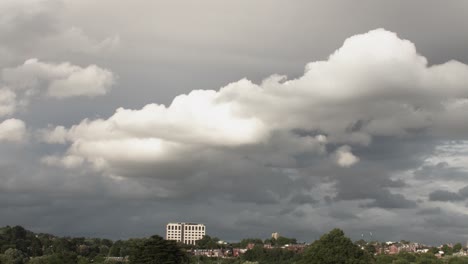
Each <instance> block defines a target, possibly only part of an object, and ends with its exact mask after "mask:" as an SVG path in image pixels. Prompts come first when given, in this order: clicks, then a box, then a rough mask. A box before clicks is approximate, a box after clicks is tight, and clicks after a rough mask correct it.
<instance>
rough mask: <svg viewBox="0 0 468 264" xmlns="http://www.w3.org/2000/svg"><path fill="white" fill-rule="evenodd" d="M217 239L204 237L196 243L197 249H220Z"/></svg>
mask: <svg viewBox="0 0 468 264" xmlns="http://www.w3.org/2000/svg"><path fill="white" fill-rule="evenodd" d="M218 241H219V238H217V237H210V236H204V237H203V238H202V239H200V240H197V241H196V246H197V248H200V249H216V248H221V247H222V245H220V244H218Z"/></svg>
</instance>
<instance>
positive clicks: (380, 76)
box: [46, 29, 468, 177]
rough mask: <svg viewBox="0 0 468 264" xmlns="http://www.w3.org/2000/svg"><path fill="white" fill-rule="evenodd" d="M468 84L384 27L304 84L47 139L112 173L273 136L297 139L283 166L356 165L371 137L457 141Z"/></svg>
mask: <svg viewBox="0 0 468 264" xmlns="http://www.w3.org/2000/svg"><path fill="white" fill-rule="evenodd" d="M467 83H468V66H467V65H465V64H462V63H460V62H457V61H450V62H447V63H444V64H440V65H432V66H428V64H427V60H426V59H425V58H424V57H423V56H422V55H419V54H418V53H417V51H416V48H415V46H414V45H413V44H412V43H411V42H409V41H408V40H403V39H400V38H398V36H397V35H396V34H395V33H392V32H389V31H385V30H382V29H378V30H373V31H370V32H368V33H365V34H361V35H356V36H353V37H351V38H349V39H347V40H346V41H345V42H344V44H343V46H342V47H341V48H340V49H338V50H337V51H335V52H334V53H333V54H332V55H331V56H330V57H329V59H328V60H327V61H318V62H313V63H309V64H308V65H307V67H306V70H305V73H304V75H303V76H301V77H299V78H297V79H292V80H287V79H286V77H285V76H278V75H273V76H271V77H269V78H267V79H265V80H264V81H263V82H262V83H261V84H258V85H257V84H254V83H252V82H251V81H248V80H246V79H243V80H240V81H237V82H234V83H231V84H229V85H227V86H224V87H222V88H221V89H219V91H213V90H197V91H192V92H191V93H189V94H187V95H180V96H177V97H176V98H175V99H174V100H173V102H172V103H171V104H170V105H169V106H167V107H166V106H164V105H158V104H149V105H146V106H145V107H143V108H142V109H140V110H130V109H123V108H120V109H118V110H117V111H116V112H115V114H114V115H112V116H111V117H110V118H108V119H97V120H88V119H86V120H83V121H82V122H81V123H80V124H78V125H75V126H72V127H71V128H69V129H64V128H63V127H57V128H55V129H54V130H53V131H51V132H50V134H49V135H46V137H47V138H48V140H47V141H50V139H51V138H56V139H55V140H56V141H57V142H65V141H67V142H70V147H69V149H68V151H67V154H66V155H71V156H74V157H81V158H82V159H83V160H86V161H87V162H89V163H91V164H92V165H93V166H94V167H95V168H99V169H100V170H104V171H106V172H107V173H109V174H114V171H113V170H118V171H119V167H122V166H133V165H135V164H138V163H147V164H159V163H168V162H169V163H171V162H178V160H187V159H188V160H192V159H194V156H193V155H194V154H195V153H198V152H201V151H222V152H232V153H235V155H246V154H245V152H244V151H245V150H244V149H246V148H251V149H254V152H255V151H257V149H258V148H259V147H260V146H269V145H272V144H276V142H275V140H276V138H275V136H274V135H276V134H281V135H283V136H284V137H286V138H287V140H293V141H294V140H295V141H298V145H297V146H296V147H294V146H293V145H291V144H290V145H289V146H290V147H292V148H293V149H292V150H290V152H288V151H286V150H284V149H278V150H277V153H275V154H277V155H280V156H281V155H282V156H283V158H284V157H287V158H290V159H294V156H295V155H298V154H300V153H303V152H308V151H309V152H310V151H311V152H316V153H318V154H319V155H324V153H323V152H321V151H320V148H321V147H323V145H325V146H326V148H327V149H328V150H333V149H334V148H337V147H338V148H337V149H336V152H335V154H333V155H332V156H334V157H332V159H334V160H335V162H336V163H337V164H338V165H339V166H343V167H349V166H352V165H353V164H355V163H356V162H358V161H359V157H357V156H355V155H354V154H353V153H352V152H351V148H352V146H353V145H354V146H367V145H369V144H372V140H373V138H374V137H379V136H386V137H409V136H412V135H416V134H423V135H427V136H440V137H445V138H449V137H451V136H452V130H453V129H454V128H455V127H457V128H459V127H460V126H461V125H460V123H461V121H462V120H461V119H457V118H453V117H451V116H452V114H453V112H454V111H455V110H454V109H459V108H460V111H461V110H464V109H466V108H467V106H468V101H467V100H466V99H465V98H466V96H468V89H467V87H466V84H467ZM449 117H451V118H449ZM460 129H462V128H460ZM460 129H459V130H460ZM463 129H466V128H463ZM297 131H302V132H303V133H302V134H301V133H298V132H297ZM59 132H60V135H61V137H58V138H57V133H59ZM341 144H343V145H341ZM340 145H341V146H340ZM253 146H256V147H253ZM306 146H308V147H306ZM249 154H250V153H249ZM252 155H255V153H252ZM330 155H331V154H330ZM264 165H266V164H264ZM272 166H273V167H275V164H272ZM280 167H281V165H280ZM156 168H157V166H156ZM120 171H127V170H125V169H123V168H122V170H120ZM129 174H132V173H131V172H130V173H129ZM115 176H119V177H127V176H129V177H131V176H132V175H126V174H121V173H119V174H118V175H115Z"/></svg>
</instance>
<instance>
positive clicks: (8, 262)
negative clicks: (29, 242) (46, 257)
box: [2, 248, 28, 264]
mask: <svg viewBox="0 0 468 264" xmlns="http://www.w3.org/2000/svg"><path fill="white" fill-rule="evenodd" d="M27 259H28V258H27V256H26V255H25V254H24V253H23V252H22V251H21V250H18V249H15V248H9V249H7V250H6V251H5V253H4V254H3V258H2V263H5V264H23V263H26V261H27Z"/></svg>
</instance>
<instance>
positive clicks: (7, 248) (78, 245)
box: [0, 226, 468, 264]
mask: <svg viewBox="0 0 468 264" xmlns="http://www.w3.org/2000/svg"><path fill="white" fill-rule="evenodd" d="M218 242H219V239H217V238H211V237H209V236H206V237H205V238H204V239H202V240H200V241H198V243H197V245H196V246H187V245H182V244H177V243H176V242H174V241H167V240H165V239H163V238H162V237H160V236H152V237H149V238H142V239H128V240H118V241H115V242H113V241H111V240H109V239H99V238H69V237H56V236H53V235H49V234H35V233H33V232H30V231H28V230H25V229H24V228H23V227H20V226H15V227H9V226H7V227H4V228H0V264H85V263H97V264H103V263H130V264H150V263H151V264H156V263H164V264H171V263H174V264H178V263H181V264H182V263H184V264H189V263H197V264H208V263H213V264H214V263H217V264H369V263H370V264H410V263H416V264H423V263H428V264H439V263H449V264H468V258H462V257H452V258H447V259H443V260H442V259H438V258H436V257H435V256H434V254H433V253H425V254H413V253H406V252H402V253H400V254H396V255H375V254H374V252H372V251H373V250H372V249H371V248H366V247H363V246H362V245H359V243H353V242H352V241H351V240H350V239H349V238H347V237H346V236H345V235H344V233H343V231H342V230H340V229H334V230H332V231H330V232H329V233H327V234H325V235H323V236H322V237H321V238H320V239H319V240H316V241H315V242H313V243H312V244H311V245H309V246H307V247H306V248H305V249H304V251H303V252H300V253H298V252H295V251H291V250H287V249H284V248H282V247H281V246H282V245H285V244H293V243H295V242H296V241H295V240H294V239H287V238H284V239H275V241H272V240H271V239H268V240H266V241H262V240H261V239H244V240H242V241H241V242H240V243H236V244H225V243H218ZM249 244H250V245H255V246H253V247H252V248H251V249H249V250H248V251H246V252H245V253H244V254H242V255H240V257H237V258H234V257H232V258H214V257H206V256H193V255H191V254H190V252H191V250H193V249H196V248H205V249H223V250H228V251H229V250H231V251H232V249H233V248H234V247H239V248H245V247H246V246H247V245H249ZM264 244H269V245H275V246H276V247H272V248H265V247H264Z"/></svg>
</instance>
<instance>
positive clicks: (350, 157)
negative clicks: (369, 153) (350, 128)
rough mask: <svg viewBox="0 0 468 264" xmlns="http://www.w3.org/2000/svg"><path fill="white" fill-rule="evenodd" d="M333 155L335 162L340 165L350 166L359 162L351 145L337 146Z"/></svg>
mask: <svg viewBox="0 0 468 264" xmlns="http://www.w3.org/2000/svg"><path fill="white" fill-rule="evenodd" d="M334 155H335V162H336V164H338V165H339V166H341V167H350V166H352V165H354V164H356V163H357V162H359V158H358V157H356V156H354V154H353V153H352V152H351V147H350V146H347V145H345V146H342V147H340V148H338V149H337V150H336V152H335V154H334Z"/></svg>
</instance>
